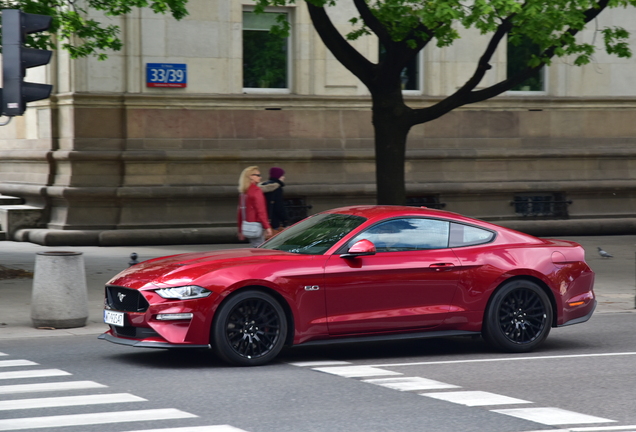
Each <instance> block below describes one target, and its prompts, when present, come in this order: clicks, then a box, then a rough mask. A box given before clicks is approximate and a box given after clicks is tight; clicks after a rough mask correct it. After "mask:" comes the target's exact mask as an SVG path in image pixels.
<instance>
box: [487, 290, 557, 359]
mask: <svg viewBox="0 0 636 432" xmlns="http://www.w3.org/2000/svg"><path fill="white" fill-rule="evenodd" d="M551 325H552V306H551V305H550V300H549V299H548V296H547V295H546V293H545V292H544V291H543V290H542V289H541V288H540V287H539V286H538V285H537V284H536V283H534V282H531V281H528V280H523V279H518V280H514V281H511V282H509V283H507V284H506V285H504V286H503V287H501V288H500V289H499V290H498V291H497V292H495V294H494V295H493V297H492V299H491V301H490V304H489V305H488V309H487V310H486V315H485V317H484V323H483V327H484V329H483V333H484V338H485V339H486V341H488V342H489V343H490V344H491V345H493V346H495V347H496V348H499V349H501V350H504V351H507V352H528V351H531V350H533V349H534V348H536V347H537V346H538V345H539V344H541V343H542V342H543V341H544V340H545V339H546V338H547V337H548V334H549V333H550V328H551Z"/></svg>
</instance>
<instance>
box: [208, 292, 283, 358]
mask: <svg viewBox="0 0 636 432" xmlns="http://www.w3.org/2000/svg"><path fill="white" fill-rule="evenodd" d="M286 336H287V320H286V319H285V312H284V310H283V308H282V307H281V305H280V304H279V303H278V301H276V299H274V297H272V296H271V295H269V294H267V293H264V292H261V291H255V290H248V291H243V292H239V293H237V294H235V295H234V296H232V297H230V298H229V299H228V300H227V301H226V302H225V303H223V304H222V305H221V306H220V307H219V309H218V310H217V313H216V316H215V319H214V324H213V327H212V345H213V346H214V348H215V350H216V353H217V355H218V356H219V357H220V358H221V359H223V360H225V361H226V362H228V363H231V364H235V365H241V366H257V365H262V364H265V363H267V362H269V361H271V360H273V359H274V358H275V357H276V356H277V355H278V354H279V353H280V351H281V349H283V345H284V344H285V338H286Z"/></svg>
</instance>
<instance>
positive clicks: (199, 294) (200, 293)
mask: <svg viewBox="0 0 636 432" xmlns="http://www.w3.org/2000/svg"><path fill="white" fill-rule="evenodd" d="M155 292H156V293H157V294H159V295H160V296H161V297H163V298H165V299H178V300H190V299H197V298H203V297H207V296H209V295H210V294H212V291H208V290H206V289H205V288H202V287H200V286H196V285H187V286H182V287H173V288H161V289H158V290H155Z"/></svg>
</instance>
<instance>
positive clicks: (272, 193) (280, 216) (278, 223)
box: [259, 167, 287, 231]
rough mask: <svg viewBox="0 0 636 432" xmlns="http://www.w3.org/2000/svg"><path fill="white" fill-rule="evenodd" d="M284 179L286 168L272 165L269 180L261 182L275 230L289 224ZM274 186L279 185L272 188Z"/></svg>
mask: <svg viewBox="0 0 636 432" xmlns="http://www.w3.org/2000/svg"><path fill="white" fill-rule="evenodd" d="M284 181H285V170H283V169H282V168H279V167H272V168H271V169H270V170H269V180H268V181H267V182H264V183H261V184H259V186H260V187H261V189H263V191H264V192H265V199H266V200H267V214H268V216H269V221H270V224H271V225H272V229H273V230H274V231H281V230H282V229H283V228H284V227H285V226H287V212H286V211H285V197H284V195H283V187H285V183H284ZM268 186H269V187H268ZM272 186H278V187H274V188H272ZM271 189H273V190H271ZM268 190H269V191H268Z"/></svg>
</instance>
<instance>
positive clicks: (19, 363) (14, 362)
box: [0, 360, 38, 367]
mask: <svg viewBox="0 0 636 432" xmlns="http://www.w3.org/2000/svg"><path fill="white" fill-rule="evenodd" d="M37 365H38V364H37V363H35V362H32V361H30V360H0V367H15V366H37Z"/></svg>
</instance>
